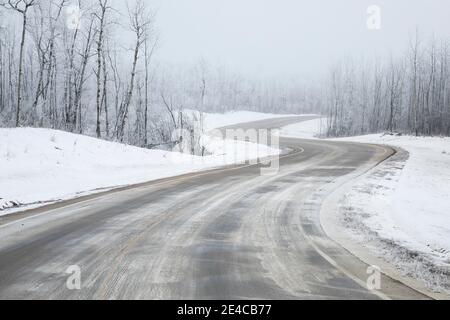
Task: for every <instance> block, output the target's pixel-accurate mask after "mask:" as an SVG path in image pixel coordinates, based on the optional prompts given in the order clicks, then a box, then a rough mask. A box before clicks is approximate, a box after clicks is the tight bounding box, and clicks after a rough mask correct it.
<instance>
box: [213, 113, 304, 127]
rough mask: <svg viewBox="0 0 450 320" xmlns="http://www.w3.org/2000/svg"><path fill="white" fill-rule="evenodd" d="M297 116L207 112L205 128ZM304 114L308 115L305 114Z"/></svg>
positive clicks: (296, 115)
mask: <svg viewBox="0 0 450 320" xmlns="http://www.w3.org/2000/svg"><path fill="white" fill-rule="evenodd" d="M289 116H295V117H298V116H299V115H298V114H295V115H287V114H284V115H283V114H281V115H280V114H271V113H259V112H251V111H234V112H228V113H224V114H222V113H206V114H205V127H206V128H205V129H206V130H213V129H216V128H219V127H226V126H230V125H234V124H238V123H244V122H253V121H259V120H266V119H274V118H283V117H289ZM304 116H308V115H307V114H305V115H304Z"/></svg>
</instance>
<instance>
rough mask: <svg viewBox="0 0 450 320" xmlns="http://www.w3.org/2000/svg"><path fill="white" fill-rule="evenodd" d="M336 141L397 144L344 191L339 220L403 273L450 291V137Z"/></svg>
mask: <svg viewBox="0 0 450 320" xmlns="http://www.w3.org/2000/svg"><path fill="white" fill-rule="evenodd" d="M322 122H323V120H322ZM320 123H321V121H320V120H312V121H308V122H304V123H299V124H294V125H291V126H288V127H287V128H284V129H282V130H281V135H282V136H285V135H288V136H291V137H292V136H294V137H298V138H308V139H309V138H312V137H316V136H320V135H321V133H323V131H322V132H321V131H320V130H318V129H320V128H323V126H321V125H320ZM333 140H341V141H355V142H364V143H375V144H383V145H390V146H393V147H396V149H398V153H397V154H396V155H395V156H394V157H392V158H391V159H389V160H388V161H386V162H384V163H383V164H381V165H380V166H379V167H377V168H375V169H374V170H372V171H371V172H370V173H369V174H368V175H367V176H366V177H365V178H364V179H361V180H359V182H357V183H356V184H355V185H354V186H352V188H351V189H350V191H349V192H348V193H347V194H345V196H344V197H343V198H342V199H341V203H340V204H339V206H340V214H341V217H340V221H341V222H342V225H343V227H345V229H346V230H347V231H348V233H349V235H350V236H351V238H352V239H353V240H355V241H358V242H359V243H361V244H362V245H363V246H366V247H369V248H371V249H372V250H373V252H374V253H375V254H376V255H377V256H378V257H382V258H383V259H385V260H387V261H388V262H390V263H393V264H394V265H395V266H396V268H397V269H399V270H400V272H401V273H403V274H405V275H409V276H412V277H414V278H416V279H421V280H422V281H424V282H425V284H426V285H427V286H428V287H429V288H430V289H433V290H434V291H437V292H446V293H450V138H440V137H412V136H393V135H382V134H375V135H366V136H359V137H349V138H342V139H333Z"/></svg>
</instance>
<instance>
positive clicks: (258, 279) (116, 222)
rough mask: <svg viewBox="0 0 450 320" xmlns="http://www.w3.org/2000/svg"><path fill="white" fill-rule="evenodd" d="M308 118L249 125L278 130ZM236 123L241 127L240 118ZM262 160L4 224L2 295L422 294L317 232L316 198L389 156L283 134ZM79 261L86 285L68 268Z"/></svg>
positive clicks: (0, 230) (375, 149) (0, 227)
mask: <svg viewBox="0 0 450 320" xmlns="http://www.w3.org/2000/svg"><path fill="white" fill-rule="evenodd" d="M305 119H307V118H301V119H300V118H292V117H290V118H280V119H276V120H265V121H259V122H254V123H249V124H245V125H244V128H275V127H280V126H284V125H287V124H290V123H293V122H299V121H300V120H305ZM240 127H242V125H240ZM280 143H281V146H282V147H283V148H285V149H286V148H290V150H292V153H290V154H288V155H285V156H283V157H282V158H281V160H280V171H279V173H278V174H277V175H273V176H262V175H260V167H261V166H260V165H254V166H243V167H237V168H236V167H234V168H227V169H220V170H213V171H208V172H204V173H200V174H198V173H197V174H190V175H185V176H181V177H176V178H170V179H164V180H160V181H156V182H151V183H146V184H142V185H139V186H135V187H132V188H123V189H121V190H116V191H114V192H107V193H103V194H101V195H97V196H90V197H85V198H82V199H77V200H73V201H68V202H66V203H63V204H57V205H52V206H47V207H45V208H41V209H38V210H32V211H29V212H26V213H23V214H18V215H14V216H10V217H6V218H3V220H0V298H2V299H16V298H19V299H247V298H250V299H380V298H384V299H386V298H393V299H404V298H409V299H422V298H426V297H424V296H422V295H421V294H419V293H417V292H416V291H414V290H412V289H410V288H408V287H406V286H404V285H403V284H401V283H399V282H396V281H394V280H391V279H390V278H388V277H385V276H383V277H382V281H381V284H382V288H381V290H380V291H369V290H368V289H367V288H366V286H365V282H366V278H367V274H366V270H367V266H366V265H365V264H364V263H362V262H361V261H359V260H358V259H357V258H355V257H354V256H352V255H351V254H350V253H348V252H347V251H346V250H344V249H343V248H341V247H340V246H339V245H337V244H336V243H335V242H334V241H332V240H331V239H329V238H328V237H327V236H326V235H325V234H324V232H323V230H322V228H321V225H320V220H319V213H318V212H319V210H320V205H321V202H322V201H323V199H325V197H326V196H327V194H329V193H330V192H331V191H332V190H334V189H335V188H338V187H339V184H340V183H342V182H344V181H348V180H349V179H352V178H353V177H355V176H357V175H358V174H361V173H363V172H364V171H365V170H368V169H369V168H371V167H373V166H375V165H376V164H377V163H379V162H380V161H383V160H384V159H386V158H387V157H388V156H390V155H391V153H392V150H390V149H388V148H383V147H380V146H374V145H363V144H354V143H337V142H328V141H314V140H300V139H287V138H281V140H280ZM71 265H78V266H79V267H80V268H81V279H82V288H81V290H68V289H67V287H66V280H67V278H68V276H69V275H68V274H66V273H65V272H66V270H67V268H68V267H69V266H71Z"/></svg>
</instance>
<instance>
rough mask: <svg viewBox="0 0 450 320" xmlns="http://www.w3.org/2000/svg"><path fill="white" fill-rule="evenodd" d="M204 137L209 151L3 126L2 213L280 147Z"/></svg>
mask: <svg viewBox="0 0 450 320" xmlns="http://www.w3.org/2000/svg"><path fill="white" fill-rule="evenodd" d="M204 142H205V144H206V148H207V150H208V154H209V155H208V156H205V157H198V156H191V155H188V154H181V153H176V152H168V151H162V150H147V149H142V148H137V147H132V146H128V145H124V144H119V143H114V142H107V141H104V140H99V139H95V138H91V137H86V136H82V135H76V134H71V133H67V132H62V131H57V130H50V129H33V128H15V129H0V215H4V214H9V213H12V212H14V211H16V210H17V208H16V207H18V206H19V205H20V206H24V205H28V206H31V207H34V206H39V205H42V204H43V203H48V202H55V201H59V200H63V199H69V198H73V197H75V196H79V195H81V194H88V193H92V192H97V191H99V190H105V189H110V188H112V187H117V186H125V185H132V184H136V183H142V182H147V181H151V180H155V179H161V178H166V177H171V176H176V175H180V174H185V173H190V172H196V171H200V170H205V169H211V168H216V167H220V166H225V165H231V164H236V163H245V162H246V161H247V160H250V159H257V158H262V157H267V156H274V155H278V154H279V153H280V150H278V149H274V148H270V147H268V146H264V145H258V144H254V143H249V142H244V141H231V140H223V139H220V138H217V137H205V138H204ZM2 209H3V210H2Z"/></svg>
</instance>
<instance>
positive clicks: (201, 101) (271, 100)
mask: <svg viewBox="0 0 450 320" xmlns="http://www.w3.org/2000/svg"><path fill="white" fill-rule="evenodd" d="M73 5H74V3H73V1H72V2H70V1H68V0H51V1H48V0H46V1H40V0H0V21H1V23H0V125H1V126H3V127H15V126H31V127H47V128H54V129H60V130H65V131H70V132H75V133H82V134H87V135H92V136H97V137H99V138H103V139H108V140H115V141H120V142H124V143H129V144H133V145H137V146H143V147H155V146H158V145H162V144H166V143H170V142H171V139H172V137H171V132H172V131H173V129H175V128H181V127H192V126H193V124H192V120H193V119H190V118H189V117H187V116H184V115H183V110H185V109H196V110H199V111H205V112H224V111H230V110H250V111H261V112H272V113H320V114H323V115H326V116H327V117H328V135H329V136H347V135H354V134H366V133H375V132H384V131H392V132H401V133H408V134H415V135H447V136H449V135H450V88H449V87H450V86H449V82H450V70H449V49H448V41H447V39H434V38H432V39H430V38H428V37H422V36H421V35H420V32H417V34H416V35H414V36H412V37H411V39H410V40H409V41H405V50H404V53H403V54H399V55H395V56H389V57H383V58H380V59H377V60H373V59H368V60H364V61H363V60H361V61H355V60H343V61H342V62H339V63H336V64H335V66H333V67H331V68H330V70H329V72H328V74H327V75H317V81H315V82H314V83H311V84H305V82H304V81H298V82H296V81H287V80H286V81H275V80H270V79H258V80H256V79H249V78H246V77H245V76H243V75H242V74H239V73H237V72H234V71H230V70H228V69H227V68H225V67H223V66H215V65H212V64H210V63H209V62H207V61H205V60H202V59H200V58H199V60H198V62H197V63H193V64H192V65H183V66H179V65H176V66H175V65H167V64H164V63H161V62H160V61H157V60H156V59H154V53H155V52H156V51H157V50H158V47H159V45H160V43H159V41H158V39H159V33H160V32H164V30H158V28H157V14H156V13H155V12H154V11H153V10H152V8H151V6H150V5H149V4H148V2H147V1H133V2H130V3H129V5H128V6H127V8H128V10H126V12H123V10H118V9H117V8H114V7H113V6H112V5H111V3H110V1H108V0H79V1H76V2H75V5H76V6H73ZM79 9H80V10H79ZM73 11H75V12H73ZM78 11H79V13H80V14H78ZM199 117H201V113H199Z"/></svg>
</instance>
